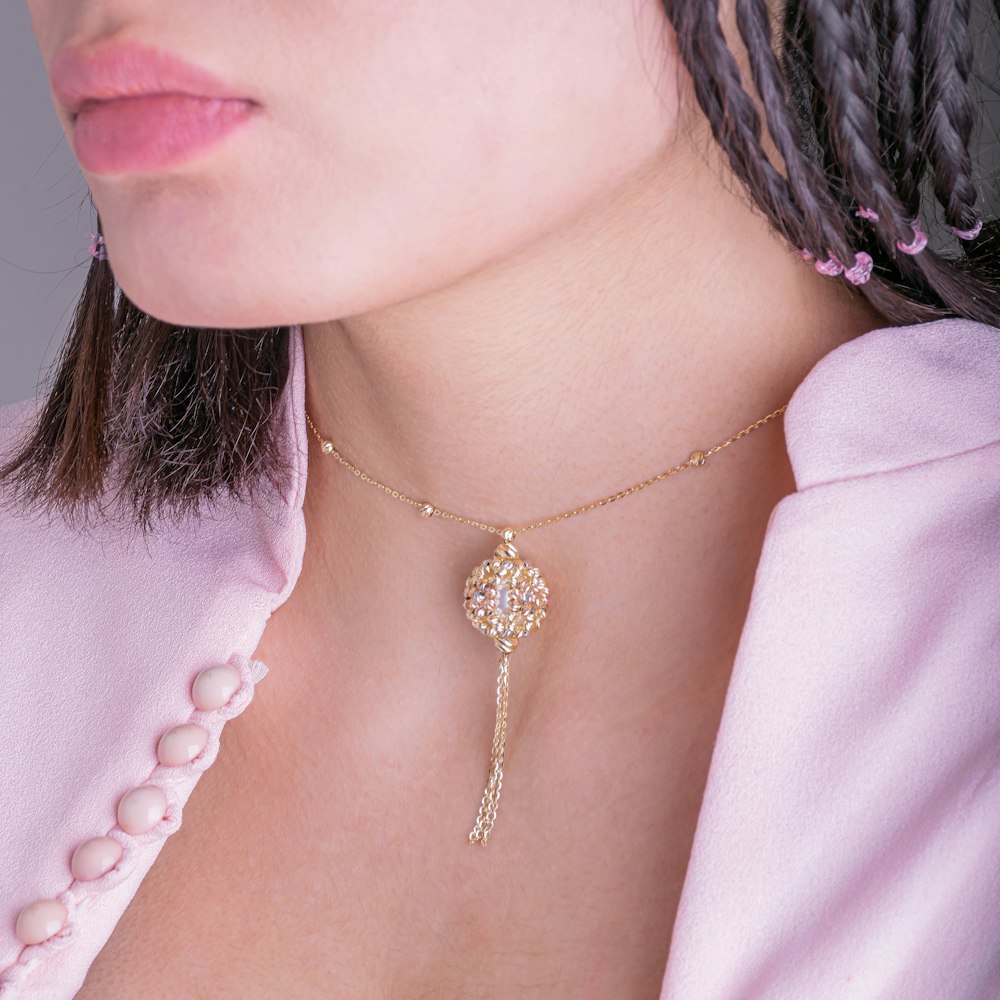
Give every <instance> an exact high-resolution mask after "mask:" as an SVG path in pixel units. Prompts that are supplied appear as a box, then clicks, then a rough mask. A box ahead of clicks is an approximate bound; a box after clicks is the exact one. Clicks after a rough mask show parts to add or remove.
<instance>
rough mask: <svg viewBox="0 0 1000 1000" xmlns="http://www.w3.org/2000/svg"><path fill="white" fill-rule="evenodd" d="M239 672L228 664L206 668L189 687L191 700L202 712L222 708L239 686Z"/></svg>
mask: <svg viewBox="0 0 1000 1000" xmlns="http://www.w3.org/2000/svg"><path fill="white" fill-rule="evenodd" d="M240 682H241V679H240V672H239V671H238V670H237V669H236V668H235V667H231V666H230V665H229V664H228V663H219V664H216V665H215V666H214V667H206V668H205V669H204V670H202V671H201V673H200V674H198V676H197V677H195V679H194V683H193V684H192V685H191V700H192V701H193V702H194V703H195V705H196V706H197V707H198V708H200V709H201V710H202V711H203V712H211V711H214V710H215V709H217V708H222V706H223V705H225V704H226V702H227V701H229V699H230V698H232V696H233V695H234V694H236V692H237V690H238V689H239V686H240Z"/></svg>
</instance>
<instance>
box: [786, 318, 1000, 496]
mask: <svg viewBox="0 0 1000 1000" xmlns="http://www.w3.org/2000/svg"><path fill="white" fill-rule="evenodd" d="M785 436H786V440H787V443H788V450H789V454H790V456H791V459H792V465H793V468H794V470H795V475H796V482H797V484H798V487H799V489H804V488H806V487H808V486H813V485H817V484H821V483H825V482H835V481H838V480H844V479H849V478H853V477H858V476H866V475H871V474H874V473H882V472H890V471H892V470H894V469H901V468H906V467H909V466H912V465H917V464H920V463H924V462H928V461H935V460H938V459H946V458H948V457H950V456H953V455H957V454H961V453H964V452H967V451H972V450H975V449H978V448H982V447H989V446H991V445H994V444H996V443H997V442H1000V328H998V327H994V326H990V325H989V324H986V323H980V322H977V321H975V320H970V319H963V318H959V317H948V318H943V319H937V320H931V321H927V322H921V323H911V324H904V325H897V326H885V327H879V328H877V329H874V330H869V331H868V332H867V333H864V334H862V335H860V336H859V337H856V338H854V339H852V340H849V341H847V342H845V343H843V344H841V345H839V346H838V347H836V348H834V349H833V350H832V351H830V352H828V353H827V354H825V355H824V356H823V357H822V358H820V360H819V361H818V362H817V363H816V364H815V365H814V366H813V368H812V369H811V370H810V371H809V373H808V374H807V375H806V377H805V379H804V380H803V381H802V382H801V383H800V384H799V385H798V387H797V388H796V390H795V392H794V393H793V395H792V398H791V399H790V400H789V404H788V410H787V411H786V413H785Z"/></svg>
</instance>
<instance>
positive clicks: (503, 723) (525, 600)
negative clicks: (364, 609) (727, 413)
mask: <svg viewBox="0 0 1000 1000" xmlns="http://www.w3.org/2000/svg"><path fill="white" fill-rule="evenodd" d="M787 406H788V404H787V403H786V404H785V405H784V406H779V407H778V409H776V410H775V411H774V412H773V413H769V414H768V415H767V416H766V417H762V418H761V419H760V420H756V421H754V423H752V424H750V425H749V426H748V427H744V428H743V430H741V431H739V432H738V433H736V434H734V435H733V436H732V437H730V438H727V439H726V440H725V441H722V442H720V443H719V444H717V445H713V446H712V447H711V448H709V449H708V450H707V451H693V452H691V454H690V456H689V457H688V459H687V461H686V462H683V463H681V464H680V465H675V466H674V467H673V468H672V469H667V470H665V471H664V472H661V473H660V474H659V475H657V476H653V477H652V478H651V479H644V480H643V481H642V482H638V483H634V484H633V485H632V486H629V487H628V488H627V489H624V490H620V491H619V492H618V493H612V494H611V495H610V496H606V497H604V498H603V499H601V500H595V501H594V502H593V503H589V504H586V505H585V506H583V507H576V508H574V509H573V510H569V511H566V512H565V513H562V514H557V515H555V516H554V517H547V518H546V519H545V520H544V521H534V522H532V523H531V524H526V525H524V526H523V527H521V528H512V527H498V526H495V525H492V524H484V523H483V522H482V521H474V520H472V519H471V518H468V517H462V515H461V514H453V513H451V512H450V511H447V510H443V509H442V508H440V507H438V506H437V505H436V504H433V503H431V502H430V501H427V500H416V499H414V498H413V497H408V496H407V495H406V494H405V493H400V492H399V491H398V490H394V489H392V488H391V487H390V486H386V485H385V483H381V482H379V481H378V480H377V479H373V478H372V477H371V476H369V475H368V474H367V473H366V472H362V470H361V469H359V468H358V467H357V466H356V465H354V464H353V463H352V462H350V461H348V459H346V458H345V457H344V456H343V455H342V454H341V453H340V452H339V451H338V450H337V448H335V447H334V444H333V442H332V441H331V440H330V439H329V438H327V437H324V436H323V435H322V434H321V433H320V432H319V430H318V429H317V427H316V425H315V424H314V423H313V422H312V418H311V417H310V416H309V413H308V411H306V421H307V422H308V424H309V426H310V427H311V428H312V431H313V433H314V434H315V435H316V437H317V438H318V439H319V442H320V448H321V450H322V452H323V454H325V455H333V456H334V457H335V458H336V459H337V461H338V462H340V463H341V465H346V466H347V468H349V469H350V470H351V471H352V472H353V473H354V474H355V475H356V476H357V477H358V478H360V479H363V480H364V481H365V482H366V483H371V484H372V485H373V486H377V487H378V488H379V489H380V490H383V491H385V492H386V493H388V494H389V495H390V496H392V497H395V498H396V499H397V500H402V501H403V502H404V503H408V504H410V505H412V506H414V507H416V508H417V510H418V512H419V513H420V514H421V516H423V517H428V518H430V517H446V518H449V519H450V520H452V521H460V522H461V523H462V524H468V525H470V526H471V527H473V528H479V529H481V530H482V531H488V532H490V533H491V534H494V535H499V536H500V538H501V542H500V544H499V545H498V546H497V547H496V548H495V549H494V551H493V555H492V557H491V558H489V559H484V560H483V561H482V562H481V563H479V565H478V566H476V567H475V569H473V571H472V573H471V574H470V575H469V577H468V579H467V580H466V581H465V595H464V598H465V599H464V608H465V615H466V617H467V618H468V619H469V621H470V622H472V624H473V625H474V626H475V627H476V628H477V629H479V630H480V631H481V632H482V633H483V634H484V635H487V636H489V637H490V638H491V639H492V640H493V642H494V644H495V645H496V647H497V649H499V650H500V673H499V676H498V677H497V718H496V727H495V729H494V732H493V747H492V749H491V751H490V768H489V773H488V776H487V779H486V791H485V792H484V793H483V798H482V802H481V804H480V807H479V816H478V818H477V819H476V824H475V826H474V828H473V830H472V832H471V833H470V834H469V843H470V844H476V843H481V844H485V843H486V842H487V840H488V839H489V836H490V831H491V830H492V829H493V823H494V821H495V820H496V814H497V805H498V803H499V801H500V785H501V781H502V778H503V757H504V748H505V746H506V741H507V695H508V689H509V685H508V671H507V666H508V661H509V659H510V654H511V653H513V652H514V650H515V649H517V643H518V640H519V639H521V638H522V637H523V636H526V635H527V634H528V633H529V632H531V631H532V630H534V629H537V628H538V627H539V626H540V625H541V623H542V620H543V619H544V618H545V615H546V611H547V608H548V603H549V588H548V585H547V584H546V582H545V580H544V579H543V578H542V576H541V574H540V573H539V571H538V569H537V568H536V567H535V566H533V565H532V564H531V563H528V562H525V561H524V560H523V559H522V558H521V557H520V555H519V554H518V550H517V549H516V548H515V547H514V538H515V536H517V535H519V534H523V533H524V532H526V531H530V530H532V529H533V528H541V527H543V526H544V525H546V524H554V523H555V522H556V521H562V520H565V519H566V518H569V517H575V516H576V515H577V514H583V513H585V512H586V511H588V510H593V509H594V508H595V507H602V506H604V504H608V503H613V502H614V501H615V500H621V499H622V498H623V497H627V496H629V494H631V493H638V492H639V490H642V489H645V488H646V487H647V486H651V485H652V484H653V483H657V482H659V481H660V480H661V479H666V478H667V477H668V476H672V475H674V474H675V473H678V472H681V471H683V470H684V469H688V468H692V467H700V466H702V465H704V464H705V462H706V461H707V460H708V457H709V456H710V455H714V454H715V452H717V451H721V450H722V449H723V448H725V447H727V446H728V445H731V444H732V443H733V442H734V441H738V440H739V439H740V438H742V437H745V436H746V435H747V434H749V433H750V432H751V431H753V430H756V429H757V428H758V427H760V426H761V425H762V424H766V423H767V422H768V421H769V420H772V419H774V417H776V416H778V415H779V414H780V413H784V412H785V409H786V407H787Z"/></svg>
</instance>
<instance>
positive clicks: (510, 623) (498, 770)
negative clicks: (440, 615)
mask: <svg viewBox="0 0 1000 1000" xmlns="http://www.w3.org/2000/svg"><path fill="white" fill-rule="evenodd" d="M502 537H503V541H502V542H501V543H500V544H499V545H498V546H497V547H496V549H495V550H494V552H493V557H492V558H491V559H484V560H483V561H482V562H481V563H480V564H479V565H478V566H476V567H475V569H473V571H472V573H471V574H470V575H469V578H468V579H467V580H466V581H465V600H464V607H465V615H466V617H467V618H468V619H469V621H470V622H472V624H473V625H474V626H475V627H476V628H477V629H479V631H480V632H482V633H483V634H484V635H487V636H489V637H490V638H491V639H492V640H493V642H494V644H495V645H496V647H497V649H499V650H500V672H499V675H498V677H497V718H496V728H495V730H494V733H493V747H492V749H491V752H490V768H489V773H488V776H487V779H486V790H485V792H483V799H482V803H481V805H480V807H479V816H478V818H477V819H476V825H475V827H474V828H473V830H472V832H471V833H470V834H469V843H470V844H476V843H481V844H485V843H486V842H487V840H489V835H490V831H491V830H492V829H493V824H494V822H495V820H496V812H497V805H498V803H499V801H500V786H501V783H502V779H503V755H504V747H505V744H506V739H507V694H508V690H509V685H508V661H509V659H510V654H511V653H513V652H514V650H515V649H517V643H518V640H519V639H521V638H522V637H523V636H526V635H527V634H528V633H529V632H532V631H534V630H535V629H537V628H539V626H540V625H541V623H542V621H543V620H544V619H545V615H546V611H547V608H548V603H549V588H548V585H547V584H546V583H545V580H544V579H543V578H542V575H541V573H539V571H538V569H537V568H536V567H535V566H532V565H531V563H529V562H525V561H524V560H523V559H522V558H521V557H520V556H519V555H518V551H517V548H516V547H515V546H514V531H513V529H511V528H507V529H505V530H504V532H503V535H502Z"/></svg>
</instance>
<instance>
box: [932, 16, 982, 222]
mask: <svg viewBox="0 0 1000 1000" xmlns="http://www.w3.org/2000/svg"><path fill="white" fill-rule="evenodd" d="M970 15H971V10H970V3H969V0H937V2H935V3H931V4H928V5H927V14H926V17H925V19H924V30H923V34H922V44H923V47H924V51H925V54H926V60H927V74H926V79H925V86H924V90H923V113H924V120H925V135H924V148H925V152H926V156H927V159H928V161H929V163H930V169H931V177H932V180H933V183H934V194H935V195H936V196H937V198H938V200H939V201H940V202H941V204H942V205H943V206H944V211H945V219H946V220H947V222H948V224H949V225H951V226H954V227H956V228H958V229H969V228H971V227H972V225H973V224H974V223H975V221H976V212H975V209H974V207H973V206H974V205H975V202H976V185H975V183H974V182H973V179H972V158H971V156H970V155H969V142H970V140H971V138H972V131H973V128H974V127H975V123H976V106H975V103H974V102H973V100H972V95H971V94H970V92H969V74H970V72H971V70H972V38H971V35H970V30H969V19H970Z"/></svg>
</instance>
